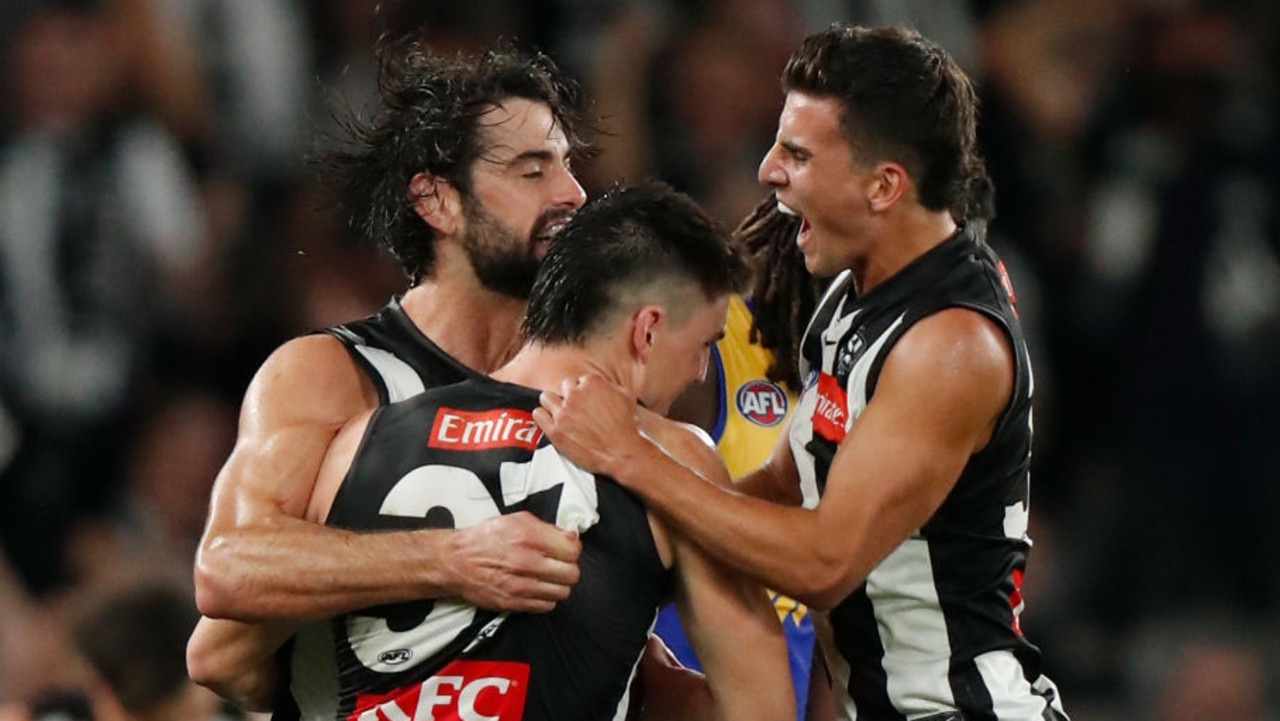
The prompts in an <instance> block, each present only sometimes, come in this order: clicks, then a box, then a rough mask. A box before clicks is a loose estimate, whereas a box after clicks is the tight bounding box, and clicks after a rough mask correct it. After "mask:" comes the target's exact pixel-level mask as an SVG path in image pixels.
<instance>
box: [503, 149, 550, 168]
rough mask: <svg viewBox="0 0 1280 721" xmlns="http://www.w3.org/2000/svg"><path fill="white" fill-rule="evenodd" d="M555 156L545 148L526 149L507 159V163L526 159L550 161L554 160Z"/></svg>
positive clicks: (515, 163)
mask: <svg viewBox="0 0 1280 721" xmlns="http://www.w3.org/2000/svg"><path fill="white" fill-rule="evenodd" d="M555 157H556V156H555V154H554V153H552V152H551V151H550V150H546V149H538V150H526V151H524V152H523V153H520V154H519V155H516V156H515V157H514V158H512V159H510V160H508V161H507V165H518V164H520V163H523V162H525V161H527V160H542V161H552V160H555Z"/></svg>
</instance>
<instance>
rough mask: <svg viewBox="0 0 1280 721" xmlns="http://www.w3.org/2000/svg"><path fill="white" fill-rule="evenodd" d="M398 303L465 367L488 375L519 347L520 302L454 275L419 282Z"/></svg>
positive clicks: (422, 328) (521, 305) (419, 325)
mask: <svg viewBox="0 0 1280 721" xmlns="http://www.w3.org/2000/svg"><path fill="white" fill-rule="evenodd" d="M400 304H401V305H402V306H403V307H404V311H405V313H406V314H407V315H408V316H409V318H410V319H411V320H412V321H413V323H414V325H416V326H418V329H419V330H421V331H422V333H423V334H424V335H426V336H427V337H428V338H430V339H431V340H432V342H434V343H435V344H436V345H438V346H440V348H441V349H443V350H444V351H445V352H446V353H448V354H449V355H451V356H453V357H454V358H455V359H456V360H457V361H458V362H459V363H462V364H463V365H465V366H467V367H468V368H472V369H474V370H477V371H480V372H482V373H488V372H489V371H492V370H493V369H495V368H498V367H499V366H501V365H502V364H503V363H505V362H506V361H507V360H508V359H510V358H511V356H512V355H513V354H514V353H515V351H516V349H518V348H519V347H520V342H521V339H520V322H521V320H523V318H524V311H525V301H524V300H521V299H518V298H512V297H510V296H506V295H502V294H500V293H494V292H493V291H491V290H487V289H485V288H482V287H481V286H480V285H479V284H478V283H475V282H471V283H467V282H465V279H463V280H461V281H460V280H459V278H458V277H457V276H456V275H455V276H452V277H451V276H450V275H448V274H446V273H438V274H437V277H435V278H430V279H427V280H424V281H423V282H421V283H419V284H418V285H416V286H414V287H413V288H411V289H410V290H409V292H407V293H405V295H404V297H403V298H402V299H401V301H400Z"/></svg>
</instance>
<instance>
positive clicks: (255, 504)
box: [195, 336, 580, 621]
mask: <svg viewBox="0 0 1280 721" xmlns="http://www.w3.org/2000/svg"><path fill="white" fill-rule="evenodd" d="M375 404H376V396H375V394H374V391H373V389H372V388H371V387H370V385H369V383H368V381H367V380H365V379H364V378H363V376H362V375H361V374H360V372H359V370H358V369H357V368H356V367H355V365H354V364H353V363H352V361H351V359H350V357H349V356H348V354H347V351H346V349H345V348H343V347H342V345H341V344H340V343H339V342H338V341H337V340H336V339H334V338H331V337H328V336H307V337H303V338H298V339H295V340H293V341H290V342H289V343H287V344H285V345H284V346H282V347H281V348H280V349H279V350H277V351H276V352H275V353H274V354H273V355H272V356H271V358H269V359H268V360H267V362H266V363H264V364H263V367H262V368H261V369H260V370H259V371H258V374H257V376H256V377H255V378H254V380H253V382H252V384H251V385H250V387H249V390H248V393H247V394H246V397H245V402H244V406H243V409H242V412H241V419H240V435H239V437H238V439H237V441H236V446H235V449H234V450H233V451H232V453H231V456H230V458H228V460H227V463H226V465H225V466H224V467H223V469H222V471H221V473H220V474H219V476H218V480H217V482H216V483H215V485H214V491H213V498H212V500H211V503H210V512H209V521H208V525H207V526H206V529H205V533H204V538H203V539H202V540H201V544H200V548H199V551H198V553H197V557H196V566H195V580H196V601H197V605H198V606H199V607H200V610H201V612H202V613H204V614H205V615H206V616H211V617H220V618H231V619H236V620H241V621H257V620H288V621H302V620H309V619H317V618H323V617H326V616H331V615H335V614H338V613H343V612H347V611H351V610H354V609H356V608H362V607H365V606H370V605H375V604H379V603H389V602H396V601H406V600H410V599H415V598H432V597H439V596H445V595H454V596H461V597H463V598H465V599H467V600H468V601H471V602H472V603H475V604H476V605H478V606H482V607H485V608H495V609H501V610H515V611H546V610H549V609H550V608H552V607H553V605H554V603H555V602H556V601H558V600H560V599H563V598H564V597H565V596H567V595H568V592H569V586H570V585H571V584H572V583H573V582H575V581H576V580H577V566H576V559H577V554H578V551H579V548H580V547H579V545H578V541H577V540H576V539H575V538H573V537H572V536H570V535H569V534H566V533H564V532H562V531H560V530H559V529H555V528H554V527H553V526H550V525H549V524H546V525H544V524H537V523H531V522H530V519H528V518H527V517H526V518H514V517H512V518H514V520H511V518H503V519H493V521H492V522H489V523H485V524H480V525H477V526H474V527H472V528H469V529H466V530H465V531H440V530H423V531H403V532H394V533H379V534H355V533H350V532H347V531H343V530H338V529H332V528H326V527H324V526H321V525H319V524H316V523H312V522H309V521H307V520H305V519H304V514H305V511H306V508H307V506H308V504H309V503H310V501H311V496H312V491H313V489H314V487H315V484H316V476H317V473H318V471H319V467H320V463H321V459H323V458H324V455H325V450H326V448H327V447H328V445H329V443H330V442H331V441H332V440H333V438H334V436H335V434H336V433H337V432H338V430H339V429H340V428H341V427H342V426H343V425H344V424H345V423H346V422H347V421H349V420H351V419H352V418H354V417H355V416H357V415H359V414H360V413H361V412H363V411H366V410H368V409H370V408H372V407H373V406H374V405H375Z"/></svg>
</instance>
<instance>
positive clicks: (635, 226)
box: [524, 181, 748, 343]
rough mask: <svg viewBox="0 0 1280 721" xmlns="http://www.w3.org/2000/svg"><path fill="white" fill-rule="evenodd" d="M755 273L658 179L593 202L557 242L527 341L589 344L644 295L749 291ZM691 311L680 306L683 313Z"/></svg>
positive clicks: (536, 296)
mask: <svg viewBox="0 0 1280 721" xmlns="http://www.w3.org/2000/svg"><path fill="white" fill-rule="evenodd" d="M747 277H748V270H747V265H746V261H745V259H744V258H743V257H742V255H741V254H740V253H739V252H738V250H737V249H736V248H735V247H734V245H733V243H732V242H731V241H730V239H729V235H728V233H727V232H725V230H724V229H723V228H722V227H721V226H720V225H719V223H717V222H716V221H715V220H714V219H713V218H712V217H711V216H710V215H708V214H707V213H706V211H704V210H703V209H702V208H701V207H699V206H698V204H697V203H695V202H694V201H693V200H692V199H691V198H689V196H687V195H685V194H684V193H680V192H678V191H676V190H673V189H672V188H671V187H670V186H668V185H666V184H664V183H660V182H656V181H651V182H647V183H643V184H641V185H636V186H631V187H618V188H614V189H612V190H610V191H609V192H607V193H605V194H604V195H603V196H601V197H599V198H597V199H596V200H594V201H592V202H590V203H588V204H587V205H586V206H584V207H583V208H582V209H581V210H579V211H578V212H577V213H576V214H575V215H574V216H573V218H572V219H571V220H570V221H569V223H568V224H567V225H566V226H565V227H564V228H563V229H562V230H561V231H560V232H559V233H558V234H557V235H556V236H555V238H554V239H553V240H552V241H551V247H550V248H549V250H548V252H547V257H546V260H544V261H543V263H542V268H541V269H540V270H539V271H538V278H537V281H536V282H535V283H534V286H533V293H532V294H531V295H530V297H529V312H528V314H527V315H526V316H525V320H524V333H525V338H526V340H527V341H530V342H540V343H581V342H582V341H584V340H585V339H586V338H587V336H588V335H589V334H590V333H591V332H593V331H594V330H596V328H597V326H598V325H599V324H601V323H602V322H603V321H606V320H607V319H608V318H609V317H610V316H611V314H612V313H613V312H614V311H616V310H625V309H624V308H622V307H621V306H622V305H623V304H625V303H626V302H627V299H628V297H629V291H633V290H637V289H642V290H653V291H656V292H658V293H660V294H665V295H666V297H667V299H668V300H676V299H677V298H678V295H677V294H678V293H679V292H680V291H681V289H682V288H688V287H689V286H693V287H696V288H697V290H699V291H700V292H701V293H702V294H703V296H704V297H706V298H708V299H711V298H714V297H716V296H717V295H720V294H724V293H737V292H741V290H742V289H743V287H744V286H745V284H746V281H747ZM684 310H687V309H686V308H679V307H676V308H672V311H673V313H676V314H679V313H680V312H682V311H684Z"/></svg>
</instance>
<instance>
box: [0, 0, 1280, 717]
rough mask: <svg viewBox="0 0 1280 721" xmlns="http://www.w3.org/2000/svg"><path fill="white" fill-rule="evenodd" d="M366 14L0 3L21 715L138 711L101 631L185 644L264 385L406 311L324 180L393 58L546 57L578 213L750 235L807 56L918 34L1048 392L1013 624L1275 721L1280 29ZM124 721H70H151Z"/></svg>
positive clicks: (1199, 706)
mask: <svg viewBox="0 0 1280 721" xmlns="http://www.w3.org/2000/svg"><path fill="white" fill-rule="evenodd" d="M376 5H378V3H377V2H375V0H0V18H3V20H2V21H0V57H3V60H2V61H0V72H2V73H3V77H2V78H0V87H2V88H3V89H2V90H0V547H2V549H3V552H4V553H3V556H2V557H0V718H8V717H7V716H5V714H6V713H9V711H6V710H5V709H16V708H18V707H19V706H20V705H25V706H26V707H27V708H36V707H39V706H40V704H42V703H43V704H46V705H47V704H48V703H49V699H50V698H53V699H55V700H56V699H57V698H58V696H57V694H65V693H68V692H72V693H80V694H82V695H83V696H84V697H85V698H89V699H91V700H92V699H96V698H99V697H100V696H101V694H100V693H99V691H100V690H101V689H102V688H106V689H109V690H110V692H111V693H113V694H115V697H116V698H117V700H119V699H120V698H125V697H127V696H128V694H129V693H130V692H129V690H128V689H127V688H122V686H127V684H121V683H115V682H114V681H115V679H113V678H112V675H111V673H110V672H109V671H105V670H104V666H103V664H102V663H99V661H98V657H99V656H101V654H96V652H95V651H94V646H93V643H94V641H93V639H88V638H87V637H86V636H87V634H86V633H85V632H84V629H85V628H86V627H88V628H93V627H94V626H95V624H94V623H89V624H87V626H86V624H85V621H84V619H85V618H93V614H94V613H98V614H100V615H99V618H105V617H110V618H121V619H124V618H128V617H129V615H130V613H139V611H137V609H136V608H134V607H131V606H128V603H126V602H132V603H134V605H135V606H136V605H137V604H138V603H142V602H148V598H150V601H149V602H154V603H160V602H161V601H158V600H156V599H157V598H159V599H167V600H165V601H164V602H165V603H167V604H168V606H166V608H167V609H168V610H167V611H165V613H171V614H172V618H173V619H174V620H173V623H174V624H175V625H176V627H177V628H179V629H180V628H181V627H182V624H183V623H186V621H184V620H182V619H185V618H188V616H189V614H190V613H194V610H193V609H191V608H189V607H188V606H187V605H186V604H189V599H190V584H191V561H192V555H193V552H194V549H195V546H196V543H197V540H198V537H199V534H200V531H201V526H202V524H203V520H204V514H205V509H206V506H207V502H208V496H209V489H210V485H211V484H212V482H213V478H214V476H215V475H216V473H217V469H218V467H219V465H220V464H221V461H222V460H223V459H224V458H225V456H226V454H227V453H228V452H229V450H230V447H231V444H232V443H233V441H234V438H235V432H236V418H237V409H238V405H239V400H240V396H241V394H242V393H243V390H244V388H245V385H246V384H247V382H248V380H249V377H250V374H251V373H252V372H253V370H254V369H255V368H256V367H257V365H258V364H259V363H260V362H261V361H262V360H263V359H264V358H265V356H266V354H267V353H268V352H269V351H270V350H271V349H272V348H273V347H274V346H275V345H277V344H278V343H280V342H281V341H283V340H284V339H286V338H288V337H290V336H293V335H296V334H300V333H305V332H308V331H310V330H313V329H316V328H319V327H323V326H326V325H329V324H333V323H337V322H341V321H345V320H349V319H353V318H356V317H359V316H363V315H365V314H367V313H369V312H371V311H373V310H375V309H377V308H378V307H380V306H381V304H382V303H384V302H385V300H386V299H387V298H388V297H389V296H390V295H392V294H395V293H397V292H399V291H400V290H402V289H403V288H404V287H405V282H404V280H403V277H402V275H401V274H400V272H399V271H398V269H397V268H396V267H395V265H394V264H393V263H392V262H391V261H390V260H389V259H387V258H383V257H380V256H378V255H377V254H376V252H375V251H374V250H373V249H372V246H371V245H370V244H368V243H365V242H362V241H361V240H360V239H358V238H355V237H353V236H352V235H351V233H350V232H349V231H348V230H347V229H346V228H345V226H344V224H343V222H342V219H341V218H340V217H338V215H337V214H336V212H335V209H334V204H333V203H332V199H331V198H329V197H328V196H327V190H326V188H325V187H324V186H323V184H321V183H319V182H318V181H317V171H316V168H315V167H314V165H313V164H311V163H309V162H308V159H309V158H311V157H312V156H314V154H315V153H316V151H317V150H322V149H323V148H324V147H326V146H327V145H328V144H329V143H332V142H337V140H336V138H337V137H338V135H337V131H338V125H337V123H336V122H335V117H341V116H342V114H343V113H347V112H354V113H361V112H364V111H367V109H368V104H369V103H370V102H371V99H372V98H373V97H374V92H373V90H374V82H375V72H374V69H375V64H374V59H373V54H372V50H371V47H372V40H373V38H375V37H376V36H377V34H378V33H379V32H383V31H387V32H392V33H396V34H400V33H405V32H410V31H413V32H418V33H421V34H422V36H423V37H424V38H425V39H426V40H427V41H428V42H429V43H431V44H432V46H433V47H435V48H436V49H438V50H439V51H441V52H454V51H466V50H474V49H477V48H482V47H484V46H485V45H486V44H488V43H489V42H491V41H492V40H493V39H494V38H495V37H497V36H505V37H514V38H517V39H518V40H519V41H520V42H521V43H522V44H523V45H526V46H532V47H536V48H540V49H542V50H543V51H545V52H547V53H548V54H549V55H551V56H552V57H553V58H555V59H556V61H557V62H558V63H559V64H560V65H561V66H562V67H563V68H564V69H565V70H566V71H568V73H569V74H570V75H571V76H573V77H575V78H577V79H578V81H579V82H580V84H581V90H582V92H581V96H582V97H581V101H582V104H583V107H584V109H586V110H587V112H588V115H589V116H591V117H595V118H598V120H597V125H598V126H599V129H600V130H601V133H600V135H599V137H598V139H597V142H598V144H599V145H600V148H601V152H600V153H599V155H597V156H596V157H595V158H594V159H593V160H591V161H590V162H588V163H585V164H583V165H582V166H580V167H578V168H577V170H578V172H579V174H580V176H581V179H582V180H583V182H584V186H586V187H587V189H588V192H589V194H591V195H595V194H597V193H599V192H600V191H601V190H603V189H604V188H606V187H608V186H609V185H610V184H612V183H613V182H615V181H619V180H640V179H643V178H646V177H650V176H658V177H661V178H664V179H666V180H668V181H670V182H671V183H673V184H674V185H676V186H677V187H679V188H681V189H683V190H686V191H688V192H690V193H691V194H693V195H694V196H695V197H697V198H698V199H699V200H701V201H702V202H704V203H705V204H706V205H707V206H708V207H709V208H710V209H712V210H713V211H714V212H715V213H716V214H717V215H718V216H719V217H720V218H722V219H723V220H724V221H725V223H727V224H730V225H733V224H735V223H736V221H737V220H738V219H739V218H740V217H742V216H743V215H744V214H745V213H746V212H748V211H749V210H750V209H751V208H752V207H753V206H754V205H755V204H756V202H757V201H759V200H760V198H761V197H762V196H763V190H762V189H761V187H760V186H759V185H758V184H757V182H756V179H755V170H756V166H757V164H758V162H759V160H760V158H761V156H762V155H763V153H764V151H765V150H766V149H767V148H768V146H769V144H770V142H771V139H772V136H773V133H774V130H775V128H776V122H777V114H778V111H779V109H780V107H781V103H782V95H781V91H780V90H779V85H778V76H779V73H780V71H781V68H782V65H783V63H784V62H785V60H786V57H787V56H788V55H789V54H790V52H791V51H792V50H793V49H794V48H795V46H796V45H797V44H798V42H799V40H800V38H801V37H803V36H804V35H805V34H806V33H808V32H811V31H813V30H816V29H819V28H821V27H823V26H825V25H826V24H828V23H829V22H832V21H836V20H845V21H855V22H861V23H865V24H907V25H912V26H914V27H917V28H918V29H919V30H920V31H921V32H922V33H924V34H925V35H927V36H929V37H931V38H933V39H935V40H937V41H939V42H940V43H941V44H943V45H944V46H945V47H947V48H948V49H949V50H950V51H951V52H952V53H953V54H954V55H955V56H956V58H957V60H959V61H960V63H961V64H962V65H963V66H964V67H965V69H966V70H967V71H968V72H969V73H970V74H971V75H972V76H973V77H974V78H975V79H977V81H978V82H979V85H980V91H981V94H982V97H983V115H982V118H981V124H980V132H981V134H982V142H983V145H984V149H985V153H986V156H987V159H988V165H989V170H990V172H991V175H992V177H993V179H994V181H995V184H996V188H997V217H996V219H995V220H994V222H993V223H992V224H991V226H990V236H989V240H990V242H991V243H992V244H993V245H994V246H995V247H996V248H997V250H998V251H999V252H1000V253H1001V255H1002V256H1003V257H1004V258H1005V259H1006V262H1008V264H1009V266H1010V268H1009V270H1010V273H1011V275H1012V276H1013V279H1014V284H1015V288H1016V291H1017V294H1018V300H1019V304H1020V311H1021V313H1022V318H1023V322H1024V326H1025V327H1026V329H1027V333H1028V337H1029V342H1030V345H1031V351H1032V354H1033V357H1034V360H1035V363H1036V394H1037V403H1038V405H1037V408H1036V421H1037V424H1036V444H1037V446H1036V455H1035V458H1034V461H1033V471H1032V477H1033V496H1034V499H1035V500H1034V503H1033V506H1032V516H1031V519H1032V520H1031V535H1032V537H1033V538H1035V540H1036V546H1035V549H1034V551H1033V553H1032V557H1031V563H1030V571H1029V574H1028V576H1027V581H1026V588H1025V595H1026V599H1027V611H1026V613H1025V614H1024V616H1023V623H1024V627H1026V628H1027V629H1028V634H1029V635H1030V636H1031V637H1032V638H1034V639H1036V640H1037V642H1039V643H1040V645H1041V646H1042V647H1043V649H1044V651H1045V654H1046V659H1047V669H1046V671H1047V673H1048V674H1049V675H1050V676H1053V677H1054V678H1055V680H1056V681H1057V682H1058V685H1059V687H1060V688H1061V689H1062V690H1063V693H1064V695H1065V697H1066V702H1067V706H1068V708H1070V709H1072V710H1073V715H1074V716H1076V717H1077V718H1083V719H1101V720H1102V721H1107V720H1108V719H1157V718H1158V719H1162V720H1165V721H1169V720H1172V721H1195V720H1198V719H1212V720H1213V721H1222V719H1232V720H1233V721H1260V720H1261V719H1266V718H1272V719H1274V718H1278V717H1280V715H1278V714H1277V713H1276V712H1275V711H1274V710H1273V709H1275V708H1276V701H1277V695H1276V693H1275V691H1276V689H1275V687H1274V684H1275V682H1276V681H1277V678H1276V673H1275V672H1274V671H1273V670H1272V669H1273V668H1275V667H1277V666H1280V658H1276V655H1275V654H1276V649H1278V648H1280V635H1278V633H1280V534H1277V533H1273V532H1271V530H1270V522H1271V521H1272V519H1273V518H1275V517H1280V461H1277V460H1276V459H1275V458H1274V457H1273V456H1272V453H1273V452H1274V451H1273V450H1272V449H1271V448H1270V443H1271V442H1274V440H1275V439H1278V438H1280V46H1278V45H1277V44H1276V43H1274V42H1271V39H1272V37H1271V36H1273V35H1274V34H1275V32H1276V31H1277V30H1280V6H1277V5H1276V4H1275V3H1273V2H1269V0H1220V1H1217V2H1209V1H1208V0H969V1H968V2H961V1H960V0H957V1H956V2H947V3H941V2H936V0H536V1H535V0H472V1H471V2H467V3H444V2H416V1H415V2H405V3H404V4H403V5H402V6H393V5H392V4H391V3H389V2H383V3H382V7H381V8H380V9H379V10H378V12H375V6H376ZM317 392H323V389H317ZM166 591H172V592H174V593H170V594H169V595H166ZM146 594H151V596H147V595H146ZM140 595H141V596H143V598H142V599H141V601H140V600H139V596H140ZM122 603H123V604H125V605H123V606H122V605H121V604H122ZM130 608H134V610H133V611H130V610H128V609H130ZM145 608H147V607H145V604H144V610H143V611H140V613H143V614H144V615H147V616H149V617H151V618H158V617H159V616H162V615H163V614H162V613H161V612H159V611H156V610H154V609H153V610H150V611H147V610H145ZM121 609H125V610H121ZM101 614H106V616H102V615H101ZM102 623H105V622H104V621H99V622H98V624H97V625H101V624H102ZM121 623H124V621H123V620H122V621H121ZM125 625H126V626H127V625H128V624H125ZM150 630H151V629H149V628H148V625H147V624H145V623H143V624H134V631H135V632H137V633H138V634H139V635H141V636H154V635H155V634H154V633H148V631H150ZM89 635H91V634H89ZM175 635H181V633H179V632H175ZM97 643H98V645H99V646H101V645H102V644H106V645H108V646H112V645H114V646H117V647H120V650H127V649H131V648H132V644H135V643H137V644H141V641H137V640H134V639H131V638H130V637H129V636H128V635H127V633H123V634H121V635H118V636H112V637H110V638H108V639H106V640H103V639H98V640H97ZM139 647H140V646H139ZM177 658H178V659H179V660H178V661H175V663H178V662H180V658H181V655H180V653H179V654H178V656H177ZM107 665H108V666H109V664H107ZM161 665H163V664H161ZM181 681H182V679H181V678H179V679H177V680H176V681H174V682H173V683H171V684H169V685H166V686H164V689H166V690H164V691H163V693H161V692H156V693H155V694H152V695H153V696H155V697H156V698H157V699H161V700H164V702H165V703H172V702H173V701H174V699H175V698H177V697H176V696H174V695H173V694H188V693H194V691H191V690H190V689H188V688H186V687H185V686H184V685H182V684H181V683H180V682H181ZM157 688H159V687H157ZM90 691H94V693H97V694H98V695H96V696H95V695H94V694H93V693H89V692H90ZM122 694H123V696H122ZM184 697H185V696H184ZM152 700H154V699H152ZM206 701H208V700H207V699H206ZM151 702H152V701H151V700H149V701H148V702H147V703H143V704H137V703H135V704H133V705H134V706H138V707H139V708H142V707H146V708H147V709H148V710H147V713H146V714H142V715H155V713H156V709H162V710H163V709H168V708H170V707H168V706H148V704H150V703H151ZM156 703H159V701H156ZM111 708H112V709H113V710H103V707H102V706H100V705H98V704H94V706H93V708H91V709H88V710H86V711H85V713H87V714H91V715H92V716H93V717H94V718H98V719H104V718H110V717H111V716H112V715H113V714H115V715H120V714H123V716H124V717H127V716H129V715H135V716H137V715H139V714H141V713H142V712H136V713H135V711H136V709H132V708H130V707H129V704H124V705H123V706H121V705H120V704H117V705H116V706H113V707H111ZM200 708H203V709H204V711H203V712H201V713H204V714H207V716H208V717H213V716H214V715H218V714H230V713H232V712H231V711H230V710H228V709H223V708H219V707H218V706H217V705H216V704H214V703H206V704H205V705H204V706H202V707H200ZM63 712H65V709H64V710H63ZM165 713H169V712H168V711H163V712H162V713H161V715H163V714H165ZM193 714H194V715H193ZM170 715H172V714H170ZM181 715H182V716H184V717H185V718H196V717H198V716H199V713H195V712H192V711H190V710H188V711H185V712H183V713H182V714H181ZM73 716H74V714H73ZM15 718H17V717H15ZM157 719H158V717H157Z"/></svg>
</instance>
